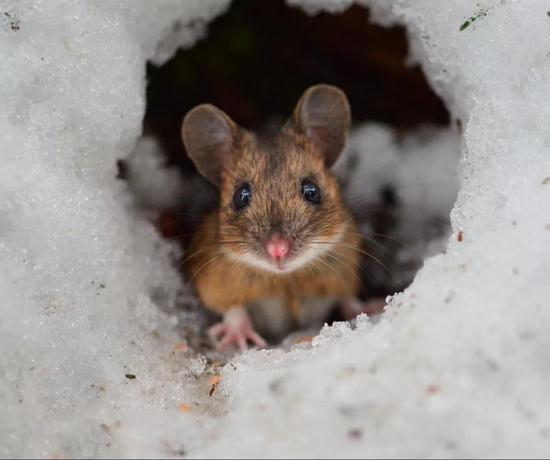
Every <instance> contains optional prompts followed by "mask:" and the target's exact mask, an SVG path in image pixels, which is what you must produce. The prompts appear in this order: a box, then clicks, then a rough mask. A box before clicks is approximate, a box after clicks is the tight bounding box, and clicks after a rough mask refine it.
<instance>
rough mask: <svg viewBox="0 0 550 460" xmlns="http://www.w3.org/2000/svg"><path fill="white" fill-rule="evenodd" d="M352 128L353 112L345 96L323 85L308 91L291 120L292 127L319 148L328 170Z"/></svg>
mask: <svg viewBox="0 0 550 460" xmlns="http://www.w3.org/2000/svg"><path fill="white" fill-rule="evenodd" d="M350 125H351V111H350V107H349V102H348V98H347V97H346V95H345V93H344V92H343V91H342V90H341V89H340V88H337V87H336V86H332V85H324V84H321V85H315V86H312V87H311V88H309V89H307V90H306V92H305V93H304V94H303V96H302V97H301V98H300V100H299V101H298V105H297V106H296V108H295V109H294V114H293V116H292V118H291V121H290V126H292V127H293V128H294V129H295V130H297V131H298V132H301V133H303V134H305V135H306V137H308V138H309V139H310V140H311V141H312V142H313V144H314V145H316V146H317V148H318V149H319V151H320V152H321V153H322V154H323V156H324V157H325V163H326V165H327V166H328V167H330V166H332V165H333V164H334V163H335V162H336V160H337V159H338V156H339V155H340V153H341V152H342V149H343V148H344V145H345V144H346V137H347V133H348V130H349V128H350Z"/></svg>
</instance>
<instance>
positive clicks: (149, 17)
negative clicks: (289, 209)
mask: <svg viewBox="0 0 550 460" xmlns="http://www.w3.org/2000/svg"><path fill="white" fill-rule="evenodd" d="M289 3H292V4H303V5H304V8H306V10H307V11H308V12H312V13H313V12H315V11H318V10H320V9H326V10H329V11H332V12H335V11H338V10H342V9H344V8H345V7H347V6H348V5H349V4H350V3H351V2H350V1H349V0H346V1H329V0H307V1H306V0H300V1H298V0H292V1H291V2H289ZM358 3H361V4H364V5H365V6H368V7H370V8H371V10H372V12H373V20H375V21H379V22H380V23H382V24H392V23H401V24H404V25H405V26H406V27H407V30H408V33H409V38H410V44H411V57H410V58H411V61H412V62H419V63H420V64H421V65H422V67H423V69H424V71H425V73H426V75H427V77H428V79H429V81H430V83H431V84H432V85H433V87H434V89H435V90H436V91H437V93H438V94H439V95H440V96H441V97H442V98H443V99H444V101H445V102H446V104H447V107H448V108H449V110H450V111H451V113H452V116H453V118H454V119H455V120H460V121H461V124H462V127H463V136H462V139H461V140H460V144H461V151H462V157H461V161H460V177H459V180H460V189H459V192H458V198H457V201H456V203H455V206H454V208H453V211H452V213H451V221H452V231H451V235H450V237H449V240H448V244H447V248H446V252H445V253H444V254H440V255H437V256H435V257H432V258H430V259H429V260H428V261H427V262H426V264H425V266H424V268H423V269H422V270H421V271H420V272H419V273H418V275H417V276H416V279H415V281H414V283H413V284H412V285H411V287H410V288H408V289H407V290H406V291H405V292H404V293H400V294H397V295H395V296H394V297H393V298H391V299H390V301H389V307H388V309H387V312H386V313H385V314H384V315H383V317H382V318H381V319H380V320H379V321H378V322H376V323H375V324H374V323H373V322H371V321H369V320H368V319H367V318H365V317H363V318H360V319H359V320H358V321H357V324H356V327H355V329H353V330H352V329H351V328H350V326H348V325H347V324H337V325H335V326H334V327H331V328H325V329H324V330H323V332H322V333H321V334H320V335H319V336H318V337H316V338H315V339H314V340H313V342H312V344H311V345H307V344H300V345H297V346H296V347H295V348H294V349H293V350H292V351H290V352H288V353H285V352H283V351H280V350H272V351H252V352H248V353H245V354H243V355H241V356H239V357H237V358H235V359H234V360H233V361H232V362H231V363H229V364H227V365H226V366H224V367H223V369H222V370H221V371H219V370H218V369H217V368H216V367H215V366H212V365H208V363H207V362H206V360H205V358H203V357H200V356H197V355H196V354H194V353H192V352H191V351H189V350H187V348H186V344H185V342H184V338H182V337H181V335H180V334H179V333H178V331H180V330H181V328H180V327H181V322H182V321H185V320H184V319H182V317H181V315H178V314H176V310H175V308H174V306H175V305H177V304H178V302H179V299H181V297H182V296H184V295H185V290H184V286H183V284H182V281H181V278H180V275H179V274H178V273H177V271H176V270H175V269H174V268H173V261H174V259H175V258H176V257H177V256H178V251H177V249H176V248H175V247H173V246H171V245H170V244H169V243H167V242H165V241H162V240H161V238H160V237H159V236H158V234H157V232H156V231H155V229H154V228H153V226H152V225H151V223H150V221H149V218H148V216H147V213H145V212H143V211H141V210H139V208H138V207H137V206H136V205H135V203H134V200H133V199H132V197H131V195H130V193H129V190H128V189H127V185H126V183H125V182H123V181H119V180H117V179H116V178H115V176H116V160H117V159H119V158H126V157H128V156H129V155H130V153H131V152H132V151H134V149H135V147H136V145H137V142H138V139H139V136H140V134H141V132H140V131H141V119H142V116H143V113H144V104H145V101H144V87H145V62H146V60H148V59H151V60H153V61H154V62H156V63H161V62H163V61H165V60H166V59H168V58H169V57H170V56H171V54H172V53H173V51H174V50H175V49H176V48H177V47H178V46H192V44H193V43H194V41H195V40H196V39H198V38H201V37H203V36H204V34H205V31H206V24H207V21H208V20H210V19H211V18H212V17H213V16H214V15H215V14H218V13H221V12H222V11H223V10H224V8H225V7H226V6H227V4H228V3H227V1H208V2H207V1H205V0H193V1H191V0H185V2H183V1H156V2H150V1H118V2H84V1H71V2H69V1H38V0H37V1H35V2H31V1H17V0H3V1H1V2H0V16H1V17H0V50H1V51H0V55H1V56H2V70H1V71H0V100H1V101H2V104H1V109H0V127H1V134H0V151H1V152H2V155H3V161H2V163H1V166H0V196H1V197H2V199H1V200H0V210H1V215H2V218H1V219H0V254H1V256H0V257H1V261H2V262H1V263H0V350H1V351H2V360H1V362H0V408H1V412H2V415H1V416H0V456H3V457H11V456H18V457H21V456H40V457H50V458H54V457H58V458H59V457H70V456H78V457H91V456H103V457H113V456H123V457H141V456H145V457H154V456H164V457H177V456H183V455H188V456H195V457H205V456H217V457H222V456H223V457H227V456H249V457H250V456H262V457H265V456H270V457H273V456H289V457H290V456H292V457H296V456H308V457H312V456H318V457H331V456H338V457H351V456H363V457H364V456H368V457H378V456H407V457H415V456H417V457H420V456H422V457H424V456H428V457H441V456H450V457H461V456H469V457H472V456H481V457H488V456H507V457H512V456H524V457H525V456H538V457H547V456H548V454H549V448H548V446H549V443H550V396H549V392H548V382H549V381H550V355H549V351H548V350H550V335H549V334H548V327H549V326H550V308H549V307H550V305H549V304H550V282H549V280H550V179H549V178H550V155H549V150H550V105H548V104H547V103H546V101H547V100H548V94H550V78H549V75H550V59H549V55H548V53H549V50H548V43H550V17H549V15H548V10H549V5H548V2H545V1H543V0H522V1H514V0H507V1H503V0H492V1H489V0H484V1H476V0H453V1H445V2H442V1H440V0H395V1H390V0H361V1H359V2H358ZM472 17H476V18H477V19H476V20H475V21H473V22H471V23H470V24H469V25H468V26H467V27H465V28H463V27H462V28H463V30H462V31H461V30H460V29H461V26H463V25H464V23H465V22H466V21H467V20H469V18H472ZM358 46H360V44H358ZM375 134H376V133H375ZM382 134H383V132H382V131H378V135H382ZM445 135H446V134H445V133H443V134H439V135H438V134H434V136H435V137H434V139H433V140H432V141H431V142H432V143H430V142H428V143H427V144H426V145H428V146H430V145H432V146H437V145H438V144H437V143H438V142H444V143H445V142H455V141H452V140H450V139H447V140H446V141H445V140H444V139H442V138H440V140H439V141H438V140H437V136H445ZM449 136H450V135H449ZM446 145H447V144H446ZM411 148H412V149H414V146H412V147H411ZM421 150H422V149H421ZM428 150H429V149H428ZM418 155H419V157H420V158H422V154H421V153H419V154H418ZM390 156H391V155H390ZM424 158H426V162H427V163H428V164H426V165H425V167H426V168H431V167H432V166H433V165H432V164H431V163H432V162H433V161H437V159H436V158H435V153H434V152H432V153H431V154H429V153H427V154H425V156H424ZM419 161H420V160H419ZM379 166H380V167H383V165H379ZM411 168H413V169H414V168H421V166H420V165H419V164H418V163H416V162H415V163H414V165H411ZM419 174H420V173H419ZM359 177H360V176H359ZM434 179H437V178H434ZM403 180H405V179H403ZM365 186H366V187H368V185H365ZM353 188H354V190H355V189H357V190H358V192H357V193H361V181H360V178H358V179H354V182H353ZM365 190H367V191H368V188H366V189H365ZM446 190H448V191H447V192H445V193H452V188H449V189H446ZM406 196H407V197H408V196H410V197H411V198H410V199H411V200H417V201H418V200H419V199H420V200H421V201H422V198H418V197H416V198H415V197H414V196H413V195H406ZM425 199H429V200H441V205H442V206H443V204H444V202H445V201H446V200H448V199H449V197H448V196H447V195H445V196H441V197H433V196H430V197H429V198H425ZM430 206H431V204H430ZM434 206H438V202H437V201H436V203H435V204H434ZM459 234H460V235H461V236H460V238H459V236H458V235H459ZM218 372H220V373H221V383H220V384H219V385H216V384H215V382H216V380H212V376H213V375H214V374H217V373H218ZM213 382H214V383H213ZM210 393H211V394H212V395H211V396H209V394H210Z"/></svg>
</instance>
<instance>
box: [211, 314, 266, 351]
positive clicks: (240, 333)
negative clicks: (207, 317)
mask: <svg viewBox="0 0 550 460" xmlns="http://www.w3.org/2000/svg"><path fill="white" fill-rule="evenodd" d="M208 336H209V337H210V338H211V339H212V340H213V341H217V340H218V339H220V338H221V340H219V342H218V344H217V345H216V349H217V350H218V351H220V352H223V351H225V350H227V349H228V348H229V347H231V346H235V347H236V348H237V349H238V350H239V351H241V352H243V351H246V349H247V348H248V345H247V343H248V341H250V342H252V343H253V344H255V345H256V346H258V347H259V348H264V347H265V346H266V345H267V343H266V341H265V340H264V339H263V338H262V337H261V336H260V335H259V334H258V333H257V332H256V331H254V329H253V327H252V322H251V321H250V318H249V317H248V314H247V313H246V311H245V310H244V309H242V308H232V309H231V310H229V311H228V312H227V313H226V314H225V317H224V320H223V322H221V323H218V324H215V325H214V326H212V327H211V328H210V329H209V330H208Z"/></svg>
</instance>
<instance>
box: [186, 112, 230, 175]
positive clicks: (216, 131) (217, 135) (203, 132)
mask: <svg viewBox="0 0 550 460" xmlns="http://www.w3.org/2000/svg"><path fill="white" fill-rule="evenodd" d="M238 130H239V128H238V126H237V125H236V124H235V123H234V122H233V120H231V118H229V116H227V115H226V114H225V113H224V112H222V111H221V110H220V109H218V108H217V107H214V106H213V105H211V104H202V105H199V106H198V107H195V108H194V109H193V110H191V111H190V112H189V113H188V114H187V115H185V118H184V119H183V123H182V125H181V137H182V140H183V143H184V145H185V148H186V150H187V154H188V155H189V157H190V158H191V160H193V163H195V166H196V167H197V169H198V170H199V172H200V173H201V174H202V175H203V176H204V177H205V178H206V179H208V180H209V181H210V182H211V183H212V184H214V185H215V186H219V184H220V181H221V175H222V171H223V169H224V167H225V165H226V164H227V162H228V160H229V157H230V156H231V154H232V152H233V150H234V148H235V140H236V137H237V132H238Z"/></svg>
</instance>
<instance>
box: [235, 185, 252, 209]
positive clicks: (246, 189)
mask: <svg viewBox="0 0 550 460" xmlns="http://www.w3.org/2000/svg"><path fill="white" fill-rule="evenodd" d="M251 199H252V191H251V190H250V184H243V185H241V186H240V187H239V188H238V189H237V190H236V191H235V194H234V195H233V206H235V209H236V210H237V211H240V210H241V209H243V208H245V207H246V206H248V203H250V200H251Z"/></svg>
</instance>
